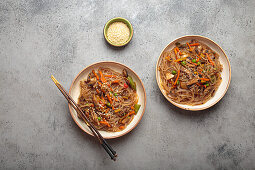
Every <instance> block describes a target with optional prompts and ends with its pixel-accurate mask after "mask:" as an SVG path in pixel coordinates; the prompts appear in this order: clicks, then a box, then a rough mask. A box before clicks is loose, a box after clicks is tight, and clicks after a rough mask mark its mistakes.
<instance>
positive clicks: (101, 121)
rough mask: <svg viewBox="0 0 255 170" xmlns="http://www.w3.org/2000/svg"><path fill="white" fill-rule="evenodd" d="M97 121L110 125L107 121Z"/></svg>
mask: <svg viewBox="0 0 255 170" xmlns="http://www.w3.org/2000/svg"><path fill="white" fill-rule="evenodd" d="M99 123H101V124H104V125H106V126H108V127H111V125H110V124H109V123H108V122H107V121H99Z"/></svg>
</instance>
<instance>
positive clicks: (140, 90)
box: [69, 62, 146, 139]
mask: <svg viewBox="0 0 255 170" xmlns="http://www.w3.org/2000/svg"><path fill="white" fill-rule="evenodd" d="M99 67H108V68H111V69H113V70H114V71H117V72H119V73H121V72H122V70H123V69H126V70H127V71H128V74H129V75H130V76H131V77H132V78H133V80H134V82H136V88H137V91H136V93H137V95H138V97H139V99H138V103H139V104H141V107H140V109H139V111H138V113H137V114H136V115H135V116H134V119H133V120H132V121H131V122H130V124H129V125H128V126H127V127H126V128H125V129H124V130H122V131H120V132H107V131H99V132H100V133H101V135H102V136H103V137H104V138H106V139H111V138H117V137H120V136H123V135H125V134H127V133H128V132H130V131H131V130H132V129H134V128H135V127H136V126H137V124H138V123H139V122H140V120H141V119H142V117H143V114H144V111H145V106H146V93H145V89H144V86H143V83H142V81H141V79H140V78H139V77H138V75H137V74H136V73H135V72H134V71H133V70H131V69H130V68H128V67H127V66H125V65H123V64H120V63H116V62H99V63H95V64H92V65H90V66H88V67H86V68H85V69H83V70H82V71H81V72H80V73H79V74H78V75H77V76H76V77H75V79H74V80H73V82H72V84H71V87H70V90H69V94H70V95H71V96H72V98H73V99H74V101H75V102H77V103H78V98H79V95H80V81H81V80H84V79H87V76H88V74H89V72H91V71H92V70H93V69H94V70H96V69H98V68H99ZM69 110H70V113H71V116H72V118H73V120H74V121H75V123H76V124H77V125H78V126H79V127H80V128H81V129H82V130H83V131H84V132H86V133H88V134H89V135H92V136H93V134H92V132H91V131H90V129H89V128H88V127H87V125H86V124H85V123H84V121H83V120H81V119H79V118H78V117H77V113H76V111H75V110H74V108H73V107H72V106H71V105H70V104H69Z"/></svg>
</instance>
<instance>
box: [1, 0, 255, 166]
mask: <svg viewBox="0 0 255 170" xmlns="http://www.w3.org/2000/svg"><path fill="white" fill-rule="evenodd" d="M117 16H121V17H125V18H127V19H129V20H130V21H131V23H132V24H133V27H134V37H133V39H132V41H131V43H130V44H129V45H128V46H126V47H125V48H122V49H117V48H112V47H110V46H109V45H108V44H106V43H105V41H104V38H103V34H102V33H103V32H102V31H103V27H104V24H105V23H106V21H107V20H109V19H110V18H113V17H117ZM254 22H255V1H253V0H248V1H244V0H235V1H231V0H207V1H204V0H201V1H190V0H178V1H154V0H139V1H134V0H128V1H127V0H126V1H124V0H119V1H112V0H108V1H98V0H96V1H94V0H91V1H85V0H71V1H70V0H63V1H52V0H19V1H17V0H10V1H7V0H1V1H0V44H1V45H0V68H1V69H0V89H1V90H0V169H81V168H82V169H254V168H255V114H254V113H255V106H254V100H255V95H254V87H255V86H254V83H255V81H254V77H255V75H254V74H255V62H254V61H255V57H254V55H255V50H254V49H255V23H254ZM187 34H199V35H203V36H207V37H209V38H211V39H213V40H215V41H216V42H217V43H219V44H220V45H221V46H222V48H223V49H224V50H225V52H226V53H227V55H228V57H229V60H230V62H231V66H232V81H231V85H230V87H229V90H228V92H227V94H226V95H225V97H224V98H223V99H222V100H221V101H220V102H219V103H218V104H217V105H215V106H214V107H212V108H210V109H208V110H205V111H201V112H196V113H193V112H188V111H183V110H180V109H177V108H176V107H174V106H173V105H171V104H169V103H168V102H167V101H166V99H165V98H164V97H163V95H162V94H161V93H160V91H159V89H158V87H157V84H156V81H155V65H156V61H157V58H158V56H159V54H160V52H161V50H162V49H163V48H164V47H165V46H166V45H167V44H168V43H169V42H170V41H172V40H173V39H175V38H177V37H180V36H183V35H187ZM104 60H107V61H117V62H121V63H124V64H125V65H127V66H129V67H131V68H132V69H133V70H134V71H136V72H137V74H138V75H139V76H140V78H141V79H142V81H143V83H144V85H145V88H146V91H147V98H148V102H147V108H146V112H145V114H144V117H143V119H142V120H141V122H140V124H139V125H138V126H137V127H136V128H135V129H134V130H133V131H132V132H131V133H129V134H128V135H126V136H123V137H121V138H118V139H114V140H110V141H109V143H110V144H111V145H112V146H113V147H114V148H115V149H116V150H117V152H118V155H119V158H118V161H117V162H113V161H111V160H110V159H109V158H108V155H107V154H106V153H105V152H104V150H103V149H102V148H101V146H100V145H98V144H97V141H96V140H94V139H93V138H92V137H90V136H88V135H87V134H85V133H84V132H83V131H81V130H80V129H79V127H78V126H77V125H76V124H75V123H74V121H73V120H72V118H71V116H70V114H69V111H68V107H67V103H66V100H65V99H64V97H63V96H62V95H61V94H60V92H59V91H58V90H57V88H56V87H55V85H54V84H53V82H52V81H51V79H50V75H51V74H54V75H55V77H56V78H57V79H58V80H60V82H61V83H62V84H63V86H64V87H66V88H69V86H70V84H71V81H72V80H73V79H74V77H75V76H76V75H77V74H78V72H79V71H80V70H82V69H83V68H84V67H86V66H87V65H89V64H92V63H94V62H98V61H104Z"/></svg>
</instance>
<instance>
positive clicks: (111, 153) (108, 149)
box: [51, 75, 117, 161]
mask: <svg viewBox="0 0 255 170" xmlns="http://www.w3.org/2000/svg"><path fill="white" fill-rule="evenodd" d="M51 79H52V80H53V81H54V83H55V84H56V86H57V87H58V89H59V90H60V91H61V93H62V94H63V95H64V96H65V98H66V99H67V101H68V102H69V103H70V104H71V105H72V107H73V108H74V109H75V110H76V112H77V113H78V115H79V116H80V117H81V118H82V119H83V121H84V122H85V123H86V125H87V126H88V127H89V129H90V130H91V131H92V133H93V135H94V137H96V138H97V139H98V140H99V142H100V144H101V145H102V146H103V148H104V149H105V151H106V152H107V153H108V154H109V156H110V157H111V159H112V160H114V161H115V160H116V157H117V154H116V151H114V150H113V149H112V147H111V146H110V145H109V144H108V143H107V142H106V140H105V139H104V138H103V137H102V135H101V134H100V133H99V132H98V130H97V129H96V128H95V127H94V126H93V125H92V124H91V123H90V121H89V119H88V118H87V117H86V115H85V114H84V112H83V111H82V110H81V108H80V107H79V106H78V105H77V103H76V102H75V101H74V100H73V98H72V97H71V96H70V95H69V94H68V93H67V92H66V90H65V89H64V88H63V86H62V85H61V84H60V83H59V82H58V81H57V80H56V79H55V77H54V76H53V75H51Z"/></svg>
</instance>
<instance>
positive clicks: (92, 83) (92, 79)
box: [87, 77, 97, 85]
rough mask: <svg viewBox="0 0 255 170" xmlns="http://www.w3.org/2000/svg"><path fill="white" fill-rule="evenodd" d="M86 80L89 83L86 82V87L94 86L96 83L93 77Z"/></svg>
mask: <svg viewBox="0 0 255 170" xmlns="http://www.w3.org/2000/svg"><path fill="white" fill-rule="evenodd" d="M88 79H89V81H88V80H87V83H88V85H94V84H95V83H96V81H97V79H96V78H95V77H93V78H89V77H88Z"/></svg>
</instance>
